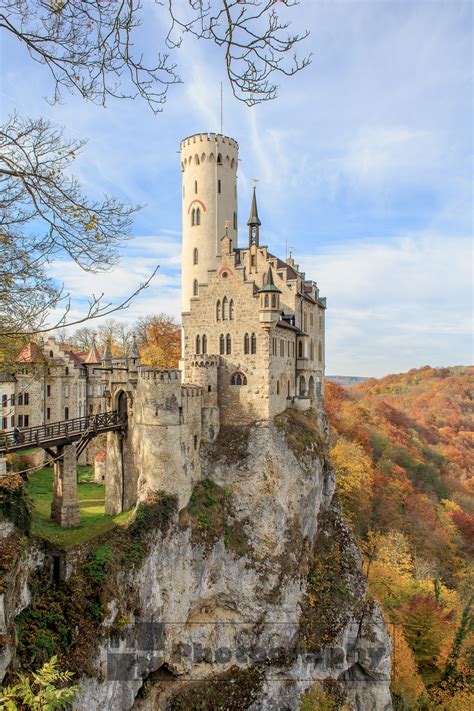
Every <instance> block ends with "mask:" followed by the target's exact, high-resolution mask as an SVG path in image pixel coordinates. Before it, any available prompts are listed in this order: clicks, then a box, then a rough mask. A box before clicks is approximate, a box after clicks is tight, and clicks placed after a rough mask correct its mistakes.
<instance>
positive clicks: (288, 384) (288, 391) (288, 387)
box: [288, 381, 290, 397]
mask: <svg viewBox="0 0 474 711" xmlns="http://www.w3.org/2000/svg"><path fill="white" fill-rule="evenodd" d="M288 397H290V381H288Z"/></svg>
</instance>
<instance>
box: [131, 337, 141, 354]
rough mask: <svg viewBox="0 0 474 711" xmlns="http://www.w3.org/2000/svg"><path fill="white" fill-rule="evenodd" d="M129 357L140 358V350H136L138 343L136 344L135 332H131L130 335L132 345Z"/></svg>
mask: <svg viewBox="0 0 474 711" xmlns="http://www.w3.org/2000/svg"><path fill="white" fill-rule="evenodd" d="M129 358H134V359H138V358H140V352H139V350H138V345H137V337H136V335H135V334H133V337H132V347H131V349H130V355H129Z"/></svg>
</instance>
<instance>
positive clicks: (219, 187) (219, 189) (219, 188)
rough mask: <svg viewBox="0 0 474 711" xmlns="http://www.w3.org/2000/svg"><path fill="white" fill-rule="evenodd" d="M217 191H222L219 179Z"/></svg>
mask: <svg viewBox="0 0 474 711" xmlns="http://www.w3.org/2000/svg"><path fill="white" fill-rule="evenodd" d="M217 192H218V193H219V194H220V193H221V192H222V183H221V181H220V180H218V181H217Z"/></svg>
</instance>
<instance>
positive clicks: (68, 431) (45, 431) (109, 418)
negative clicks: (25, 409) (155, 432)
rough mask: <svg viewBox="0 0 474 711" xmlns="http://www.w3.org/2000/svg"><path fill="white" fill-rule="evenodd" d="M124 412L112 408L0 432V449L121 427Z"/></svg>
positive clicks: (38, 444) (32, 445) (124, 418)
mask: <svg viewBox="0 0 474 711" xmlns="http://www.w3.org/2000/svg"><path fill="white" fill-rule="evenodd" d="M126 420H127V416H126V413H123V412H118V411H116V410H112V411H110V412H100V413H98V414H97V415H86V416H84V417H74V418H71V419H70V420H61V421H59V422H51V423H48V424H44V425H37V426H36V427H27V428H23V429H19V428H17V429H15V430H10V431H8V432H0V450H2V451H8V450H9V449H15V448H16V447H22V448H24V447H26V446H27V445H29V446H31V447H39V446H41V444H42V443H46V442H53V441H54V440H61V439H68V438H74V439H77V438H78V437H79V436H80V435H81V434H82V433H84V432H86V431H87V430H91V431H93V432H104V431H107V430H112V429H115V428H117V427H121V426H123V425H124V424H125V423H126Z"/></svg>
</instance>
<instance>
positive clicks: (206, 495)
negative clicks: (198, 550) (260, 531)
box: [179, 479, 250, 556]
mask: <svg viewBox="0 0 474 711" xmlns="http://www.w3.org/2000/svg"><path fill="white" fill-rule="evenodd" d="M179 521H180V526H181V527H182V528H186V527H187V526H191V531H192V533H191V540H192V542H193V543H194V544H195V545H197V544H202V545H204V547H205V548H206V550H209V549H210V548H212V546H213V545H214V544H215V543H217V541H219V540H221V539H222V540H223V541H224V545H225V547H226V548H228V549H230V550H232V551H234V553H236V554H237V555H239V556H243V555H246V554H247V553H248V552H249V551H250V545H249V542H248V539H247V536H246V535H245V531H244V526H243V524H242V522H240V521H237V520H236V519H235V517H234V515H233V507H232V497H231V496H230V494H229V492H228V491H227V490H226V489H223V488H222V487H221V486H218V484H215V483H214V482H213V481H211V480H210V479H204V481H200V482H198V483H197V484H196V486H195V487H194V489H193V493H192V494H191V498H190V500H189V504H188V505H187V506H186V508H185V509H183V510H182V511H181V513H180V517H179Z"/></svg>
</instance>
